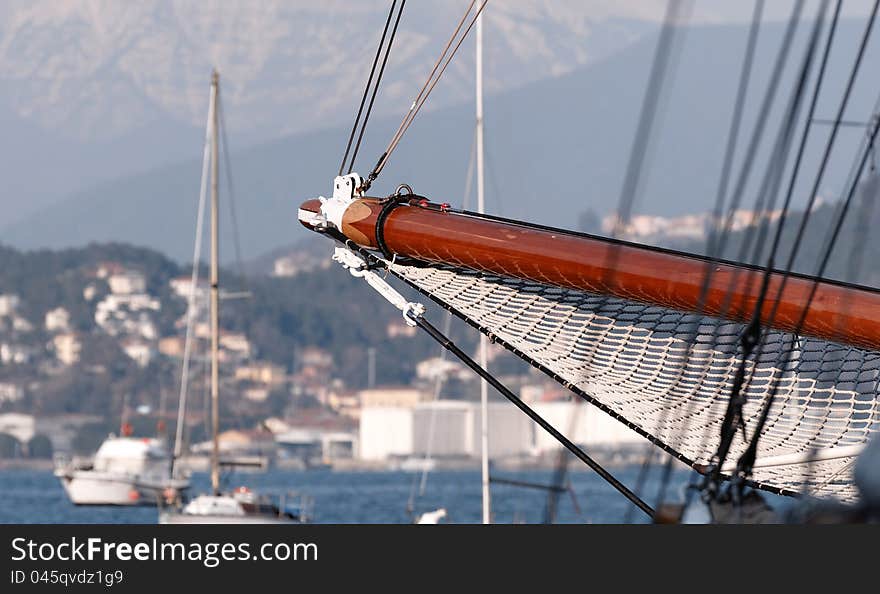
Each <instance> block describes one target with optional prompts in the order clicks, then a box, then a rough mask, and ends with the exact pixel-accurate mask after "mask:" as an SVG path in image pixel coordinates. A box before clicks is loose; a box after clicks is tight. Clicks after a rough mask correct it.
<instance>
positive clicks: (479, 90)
mask: <svg viewBox="0 0 880 594" xmlns="http://www.w3.org/2000/svg"><path fill="white" fill-rule="evenodd" d="M476 71H477V80H476V94H477V96H476V104H477V212H479V213H481V214H482V213H484V212H485V211H486V203H485V196H484V185H483V13H482V12H481V13H480V14H479V16H477V58H476ZM487 350H488V345H487V343H486V337H485V335H483V334H480V366H481V367H482V368H483V369H486V366H487V364H488V358H489V357H488V352H487ZM480 452H481V464H480V467H481V474H482V492H483V524H490V523H491V521H492V519H491V499H490V494H489V384H488V383H487V382H486V380H485V379H480Z"/></svg>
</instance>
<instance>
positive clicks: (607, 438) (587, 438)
mask: <svg viewBox="0 0 880 594" xmlns="http://www.w3.org/2000/svg"><path fill="white" fill-rule="evenodd" d="M532 408H534V410H535V412H536V413H538V414H539V415H541V417H543V418H544V419H546V420H547V422H548V423H550V424H551V425H553V426H554V427H556V429H557V430H559V431H560V432H561V433H563V434H564V435H565V436H566V437H568V438H569V439H570V440H571V441H573V442H575V443H576V444H579V445H582V446H585V447H591V446H603V447H607V446H621V445H636V444H643V443H645V438H643V437H642V436H640V435H639V434H638V433H636V432H635V431H633V430H632V429H630V428H628V427H627V426H626V425H624V424H623V423H621V422H620V421H617V420H615V419H613V418H611V417H610V416H609V415H608V414H606V413H604V412H602V411H601V410H599V409H598V408H596V407H594V406H590V405H589V404H586V403H578V402H577V401H571V402H538V403H536V404H534V405H533V406H532ZM560 447H561V445H560V444H559V442H558V441H556V440H555V439H554V438H553V437H552V436H551V435H550V434H549V433H547V432H546V431H544V430H542V429H540V428H538V429H537V430H536V431H535V450H536V453H546V452H550V451H554V450H558V449H559V448H560Z"/></svg>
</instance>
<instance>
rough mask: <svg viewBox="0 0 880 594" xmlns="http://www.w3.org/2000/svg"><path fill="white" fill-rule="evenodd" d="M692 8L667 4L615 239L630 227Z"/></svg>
mask: <svg viewBox="0 0 880 594" xmlns="http://www.w3.org/2000/svg"><path fill="white" fill-rule="evenodd" d="M691 8H692V4H691V2H689V1H683V0H669V2H668V3H667V5H666V14H665V16H664V18H663V28H662V29H661V31H660V37H659V39H658V40H657V49H656V50H655V51H654V61H653V63H652V65H651V75H650V78H649V79H648V86H647V87H645V94H644V96H643V97H642V108H641V112H640V114H639V122H638V125H637V126H636V134H635V137H634V138H633V144H632V149H630V155H629V162H628V163H627V166H626V173H625V174H624V178H623V187H622V188H621V191H620V198H619V199H618V201H617V213H616V222H615V228H614V230H613V232H612V235H613V236H614V237H618V236H619V235H620V233H621V232H622V230H623V229H624V228H625V226H626V225H627V224H628V223H629V219H630V215H631V213H632V206H633V203H634V202H635V198H636V192H637V191H638V186H639V181H640V180H641V174H642V169H643V168H644V164H645V160H646V157H647V154H648V149H649V148H650V138H651V132H652V131H653V129H654V120H655V119H656V117H657V112H658V111H659V109H658V106H659V104H660V99H661V97H662V94H663V86H664V82H665V81H666V72H667V69H668V68H669V64H670V61H671V60H670V58H671V54H672V50H673V47H674V45H675V39H676V33H677V32H678V31H679V28H680V27H681V25H682V24H683V23H682V22H683V21H684V20H686V19H687V18H688V17H689V16H690V11H691Z"/></svg>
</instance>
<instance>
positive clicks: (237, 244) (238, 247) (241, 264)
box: [217, 85, 248, 291]
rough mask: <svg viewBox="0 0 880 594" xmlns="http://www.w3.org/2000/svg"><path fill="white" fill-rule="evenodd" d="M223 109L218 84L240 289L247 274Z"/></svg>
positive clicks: (244, 288)
mask: <svg viewBox="0 0 880 594" xmlns="http://www.w3.org/2000/svg"><path fill="white" fill-rule="evenodd" d="M224 114H225V112H224V110H223V102H222V101H221V99H220V86H219V85H218V86H217V115H218V116H219V119H220V140H221V141H222V142H221V143H220V149H221V151H222V153H223V165H224V175H225V176H226V184H227V185H228V186H229V187H228V189H227V193H228V194H229V216H230V220H231V221H232V245H233V246H234V249H235V264H236V266H237V268H238V274H239V275H240V276H241V284H242V290H244V291H247V290H248V282H247V275H246V274H245V271H244V259H243V258H242V256H241V241H240V239H239V232H238V212H237V209H236V206H235V202H236V201H235V184H233V183H232V166H231V164H230V159H229V141H228V140H227V139H226V118H225V115H224Z"/></svg>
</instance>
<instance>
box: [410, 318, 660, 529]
mask: <svg viewBox="0 0 880 594" xmlns="http://www.w3.org/2000/svg"><path fill="white" fill-rule="evenodd" d="M413 321H414V322H415V323H416V325H418V327H419V328H421V329H422V330H424V331H426V332H427V333H428V335H430V336H431V338H433V339H434V340H436V341H437V342H438V343H440V344H441V345H443V347H444V348H446V349H449V351H450V352H451V353H452V354H453V355H455V356H456V357H458V358H459V359H460V360H461V361H462V363H464V364H465V365H467V366H468V367H470V368H471V369H472V370H473V371H474V372H476V373H477V375H479V376H480V377H481V378H483V379H484V380H486V381H487V382H488V383H489V384H490V385H491V386H492V387H493V388H495V389H496V390H498V392H500V393H501V395H502V396H504V397H505V398H507V399H508V400H509V401H510V402H512V403H513V404H514V406H516V407H517V408H518V409H520V410H521V411H522V412H524V413H525V414H526V416H527V417H529V418H530V419H532V420H533V421H534V422H535V423H537V424H538V425H539V426H540V427H541V428H542V429H544V430H545V431H547V433H549V434H550V435H552V436H553V438H554V439H556V440H557V441H558V442H559V443H561V444H562V445H563V446H565V447H566V449H568V450H569V451H570V452H571V453H572V454H574V455H575V456H577V457H578V459H580V460H581V461H582V462H583V463H584V464H586V465H587V466H589V467H590V468H591V469H592V470H593V471H594V472H595V473H596V474H598V475H599V476H600V477H601V478H602V479H604V480H605V481H606V482H607V483H608V484H610V485H611V486H612V487H614V488H615V489H617V491H618V492H619V493H620V494H621V495H623V496H624V497H626V498H627V499H628V500H629V501H630V502H632V504H633V505H635V506H636V507H638V508H639V509H640V510H642V511H643V512H644V513H646V514H647V515H648V516H649V517H653V516H654V510H653V509H652V508H651V506H649V505H648V504H647V503H645V502H644V501H642V500H641V499H640V498H639V497H638V496H637V495H636V494H635V493H633V492H632V491H630V490H629V489H628V488H627V487H626V485H624V484H623V483H621V482H620V481H619V480H617V479H616V478H615V477H614V476H613V475H612V474H611V473H609V472H608V471H607V470H605V468H603V467H602V466H601V465H600V464H598V463H597V462H596V461H595V460H593V459H592V458H590V457H589V456H588V455H587V453H586V452H584V451H583V450H582V449H581V448H579V447H578V446H577V445H575V444H574V443H573V442H572V441H570V440H569V439H568V438H567V437H565V436H564V435H562V433H560V432H559V431H557V430H556V428H555V427H553V425H551V424H550V423H548V422H547V421H546V420H544V418H543V417H541V416H540V415H539V414H538V413H536V412H535V411H534V410H533V409H532V408H531V407H529V405H527V404H526V403H525V402H523V401H522V400H520V399H519V397H518V396H517V395H516V394H514V393H513V392H511V391H510V389H508V388H507V386H505V385H504V384H502V383H501V382H499V381H498V380H497V379H496V378H495V376H493V375H492V374H491V373H489V372H488V371H486V370H485V369H483V368H482V367H481V366H480V365H479V364H478V363H477V362H476V361H474V360H473V359H471V357H470V356H468V354H467V353H465V352H464V351H462V350H461V349H460V348H459V347H458V346H457V345H456V344H455V343H454V342H452V341H451V340H449V338H447V337H446V336H444V335H443V333H441V332H440V331H439V330H437V328H435V327H434V326H433V325H432V324H431V323H430V322H429V321H428V320H426V319H425V318H424V317H423V316H418V317H415V318H414V319H413Z"/></svg>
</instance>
